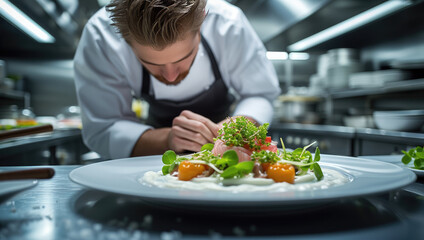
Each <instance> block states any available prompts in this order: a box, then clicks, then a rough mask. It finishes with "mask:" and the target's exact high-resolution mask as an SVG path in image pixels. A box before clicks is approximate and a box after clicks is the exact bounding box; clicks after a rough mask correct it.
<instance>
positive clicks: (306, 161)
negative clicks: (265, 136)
mask: <svg viewBox="0 0 424 240" xmlns="http://www.w3.org/2000/svg"><path fill="white" fill-rule="evenodd" d="M280 140H281V145H282V146H283V152H281V151H280V152H279V154H280V158H281V159H282V160H280V162H285V163H290V164H292V165H295V166H297V167H299V172H298V173H297V175H304V174H306V173H307V172H308V170H312V171H313V172H314V174H315V177H316V178H317V180H318V181H320V180H321V179H322V178H324V174H323V173H322V169H321V166H320V165H319V164H318V162H319V160H320V159H321V152H320V150H319V148H318V147H316V149H315V156H314V157H312V154H311V153H310V152H309V151H307V150H306V149H307V148H309V147H310V146H312V145H313V144H315V142H313V143H311V144H309V145H308V146H305V147H304V148H296V149H295V150H294V151H293V152H288V151H286V148H285V146H284V142H283V140H282V139H280Z"/></svg>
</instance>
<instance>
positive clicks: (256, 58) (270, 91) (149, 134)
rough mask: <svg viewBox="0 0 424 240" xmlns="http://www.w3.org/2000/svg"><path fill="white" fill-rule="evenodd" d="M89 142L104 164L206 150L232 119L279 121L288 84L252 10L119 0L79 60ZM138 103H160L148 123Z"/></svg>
mask: <svg viewBox="0 0 424 240" xmlns="http://www.w3.org/2000/svg"><path fill="white" fill-rule="evenodd" d="M74 69H75V83H76V90H77V96H78V101H79V105H80V107H81V111H82V122H83V130H82V134H83V138H84V142H85V143H86V145H87V146H88V147H89V148H90V149H92V150H93V151H96V152H97V153H99V154H100V155H101V156H102V157H103V158H106V159H108V158H123V157H130V156H141V155H151V154H162V153H163V152H165V151H166V150H168V149H172V150H174V151H175V152H177V153H181V152H185V151H199V150H200V148H201V146H202V145H203V144H206V143H208V142H212V141H213V138H214V137H216V135H217V131H218V129H219V127H220V124H221V123H222V121H225V119H226V117H228V116H239V115H242V116H246V117H248V118H249V119H250V120H251V121H254V122H256V123H258V124H263V123H265V122H270V121H271V119H272V114H273V108H272V102H273V100H274V99H275V98H276V97H277V96H278V95H279V93H280V88H279V83H278V79H277V76H276V73H275V70H274V68H273V66H272V64H271V63H270V62H269V61H268V60H267V59H266V50H265V48H264V46H263V44H262V42H261V41H260V39H259V38H258V36H257V35H256V34H255V32H254V30H253V29H252V27H251V26H250V25H249V23H248V21H247V19H246V17H245V16H244V15H243V13H242V11H241V10H240V9H238V8H237V7H235V6H233V5H231V4H229V3H227V2H225V1H224V0H209V1H207V2H206V0H112V1H111V3H110V4H109V5H108V6H106V7H105V8H102V9H100V10H99V11H98V12H97V13H96V14H95V15H94V16H93V17H91V19H90V20H89V21H88V23H87V24H86V26H85V28H84V31H83V34H82V37H81V39H80V42H79V45H78V49H77V52H76V54H75V58H74ZM133 98H139V99H144V100H145V101H147V102H148V103H149V105H150V107H149V112H148V119H147V121H146V122H143V123H142V122H140V120H139V119H138V118H137V117H136V115H135V114H134V112H132V107H131V104H132V100H133Z"/></svg>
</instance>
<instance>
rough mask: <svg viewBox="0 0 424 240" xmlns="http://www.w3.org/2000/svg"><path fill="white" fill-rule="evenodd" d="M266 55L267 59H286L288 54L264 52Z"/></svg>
mask: <svg viewBox="0 0 424 240" xmlns="http://www.w3.org/2000/svg"><path fill="white" fill-rule="evenodd" d="M266 57H267V58H268V59H269V60H287V58H288V57H289V54H288V53H286V52H271V51H269V52H266Z"/></svg>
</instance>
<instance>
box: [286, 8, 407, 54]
mask: <svg viewBox="0 0 424 240" xmlns="http://www.w3.org/2000/svg"><path fill="white" fill-rule="evenodd" d="M410 4H411V2H410V1H407V0H389V1H387V2H384V3H382V4H380V5H377V6H375V7H373V8H371V9H369V10H367V11H365V12H362V13H360V14H358V15H356V16H353V17H352V18H349V19H347V20H345V21H343V22H340V23H338V24H336V25H334V26H331V27H329V28H327V29H325V30H323V31H321V32H318V33H316V34H314V35H312V36H309V37H307V38H305V39H303V40H300V41H298V42H296V43H293V44H291V45H289V46H288V49H289V50H290V51H304V50H306V49H308V48H310V47H313V46H316V45H318V44H320V43H323V42H325V41H327V40H330V39H332V38H335V37H338V36H340V35H342V34H344V33H346V32H349V31H352V30H354V29H356V28H359V27H361V26H363V25H365V24H367V23H370V22H372V21H375V20H377V19H379V18H382V17H384V16H386V15H388V14H390V13H393V12H395V11H397V10H399V9H402V8H404V7H406V6H408V5H410Z"/></svg>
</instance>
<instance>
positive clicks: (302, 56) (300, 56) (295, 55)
mask: <svg viewBox="0 0 424 240" xmlns="http://www.w3.org/2000/svg"><path fill="white" fill-rule="evenodd" d="M289 58H290V59H291V60H308V59H309V54H308V53H305V52H292V53H289Z"/></svg>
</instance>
